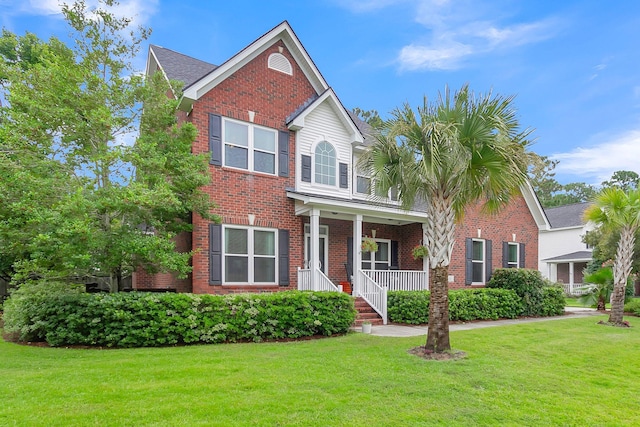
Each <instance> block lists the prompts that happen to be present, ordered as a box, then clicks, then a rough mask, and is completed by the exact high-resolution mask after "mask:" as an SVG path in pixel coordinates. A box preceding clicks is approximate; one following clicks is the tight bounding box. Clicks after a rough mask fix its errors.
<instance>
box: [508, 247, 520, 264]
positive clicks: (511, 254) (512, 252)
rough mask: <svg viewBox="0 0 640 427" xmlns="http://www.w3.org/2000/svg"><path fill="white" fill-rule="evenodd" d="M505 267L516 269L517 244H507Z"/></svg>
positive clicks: (518, 248) (518, 257)
mask: <svg viewBox="0 0 640 427" xmlns="http://www.w3.org/2000/svg"><path fill="white" fill-rule="evenodd" d="M507 245H508V248H507V249H508V251H507V257H508V258H507V267H508V268H518V266H519V265H520V245H519V244H518V243H508V244H507Z"/></svg>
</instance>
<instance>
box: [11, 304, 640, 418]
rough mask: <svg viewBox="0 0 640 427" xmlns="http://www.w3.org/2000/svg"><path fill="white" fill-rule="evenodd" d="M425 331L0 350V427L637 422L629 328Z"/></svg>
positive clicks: (636, 369) (576, 324)
mask: <svg viewBox="0 0 640 427" xmlns="http://www.w3.org/2000/svg"><path fill="white" fill-rule="evenodd" d="M602 319H606V317H605V316H596V317H588V318H582V319H567V320H556V321H549V322H537V323H530V324H521V325H514V326H502V327H496V328H487V329H478V330H472V331H460V332H452V333H451V338H452V343H453V346H454V348H456V349H460V350H464V351H466V352H467V358H466V359H464V360H459V361H453V362H428V361H425V360H422V359H419V358H417V357H415V356H412V355H410V354H408V353H407V350H408V349H409V348H411V347H414V346H417V345H420V344H423V340H424V337H417V338H382V337H373V336H369V335H362V334H349V335H347V336H342V337H337V338H326V339H321V340H314V341H300V342H287V343H266V344H228V345H202V346H189V347H173V348H144V349H120V350H77V349H64V348H38V347H28V346H21V345H16V344H13V343H6V342H0V355H1V356H2V357H1V362H0V389H1V390H2V391H3V398H2V403H1V404H0V425H47V426H55V425H59V426H73V425H101V426H109V425H113V426H122V425H136V426H138V425H158V426H160V425H162V426H167V425H188V426H193V425H207V426H210V425H219V426H229V425H233V426H238V425H250V426H277V425H279V426H287V425H304V426H342V425H345V426H364V425H375V426H398V425H639V424H640V396H639V395H638V393H637V378H638V377H640V363H638V362H637V354H638V352H637V349H638V348H640V320H638V322H637V325H636V324H635V323H636V322H635V321H634V318H630V320H631V323H632V325H633V326H635V327H633V328H626V329H623V328H613V327H605V326H600V325H596V322H597V321H598V320H602Z"/></svg>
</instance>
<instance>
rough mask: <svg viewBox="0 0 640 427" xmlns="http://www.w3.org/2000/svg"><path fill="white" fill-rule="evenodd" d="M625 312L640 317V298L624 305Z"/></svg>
mask: <svg viewBox="0 0 640 427" xmlns="http://www.w3.org/2000/svg"><path fill="white" fill-rule="evenodd" d="M624 312H625V313H631V314H633V315H634V316H640V298H634V299H632V300H630V301H629V302H627V303H626V304H625V305H624Z"/></svg>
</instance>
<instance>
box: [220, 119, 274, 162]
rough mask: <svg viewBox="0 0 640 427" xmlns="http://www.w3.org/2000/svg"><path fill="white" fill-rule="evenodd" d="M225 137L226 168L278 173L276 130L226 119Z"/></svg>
mask: <svg viewBox="0 0 640 427" xmlns="http://www.w3.org/2000/svg"><path fill="white" fill-rule="evenodd" d="M223 137H224V164H225V166H229V167H233V168H238V169H245V170H249V171H254V172H263V173H268V174H275V173H276V140H277V132H276V131H275V130H272V129H268V128H263V127H259V126H256V125H253V124H249V123H243V122H237V121H234V120H228V119H225V120H224V132H223Z"/></svg>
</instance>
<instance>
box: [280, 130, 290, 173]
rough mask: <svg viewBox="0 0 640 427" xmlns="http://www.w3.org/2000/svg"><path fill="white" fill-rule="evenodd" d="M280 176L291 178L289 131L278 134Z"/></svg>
mask: <svg viewBox="0 0 640 427" xmlns="http://www.w3.org/2000/svg"><path fill="white" fill-rule="evenodd" d="M278 175H279V176H283V177H288V176H289V131H286V130H281V131H280V132H278Z"/></svg>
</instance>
